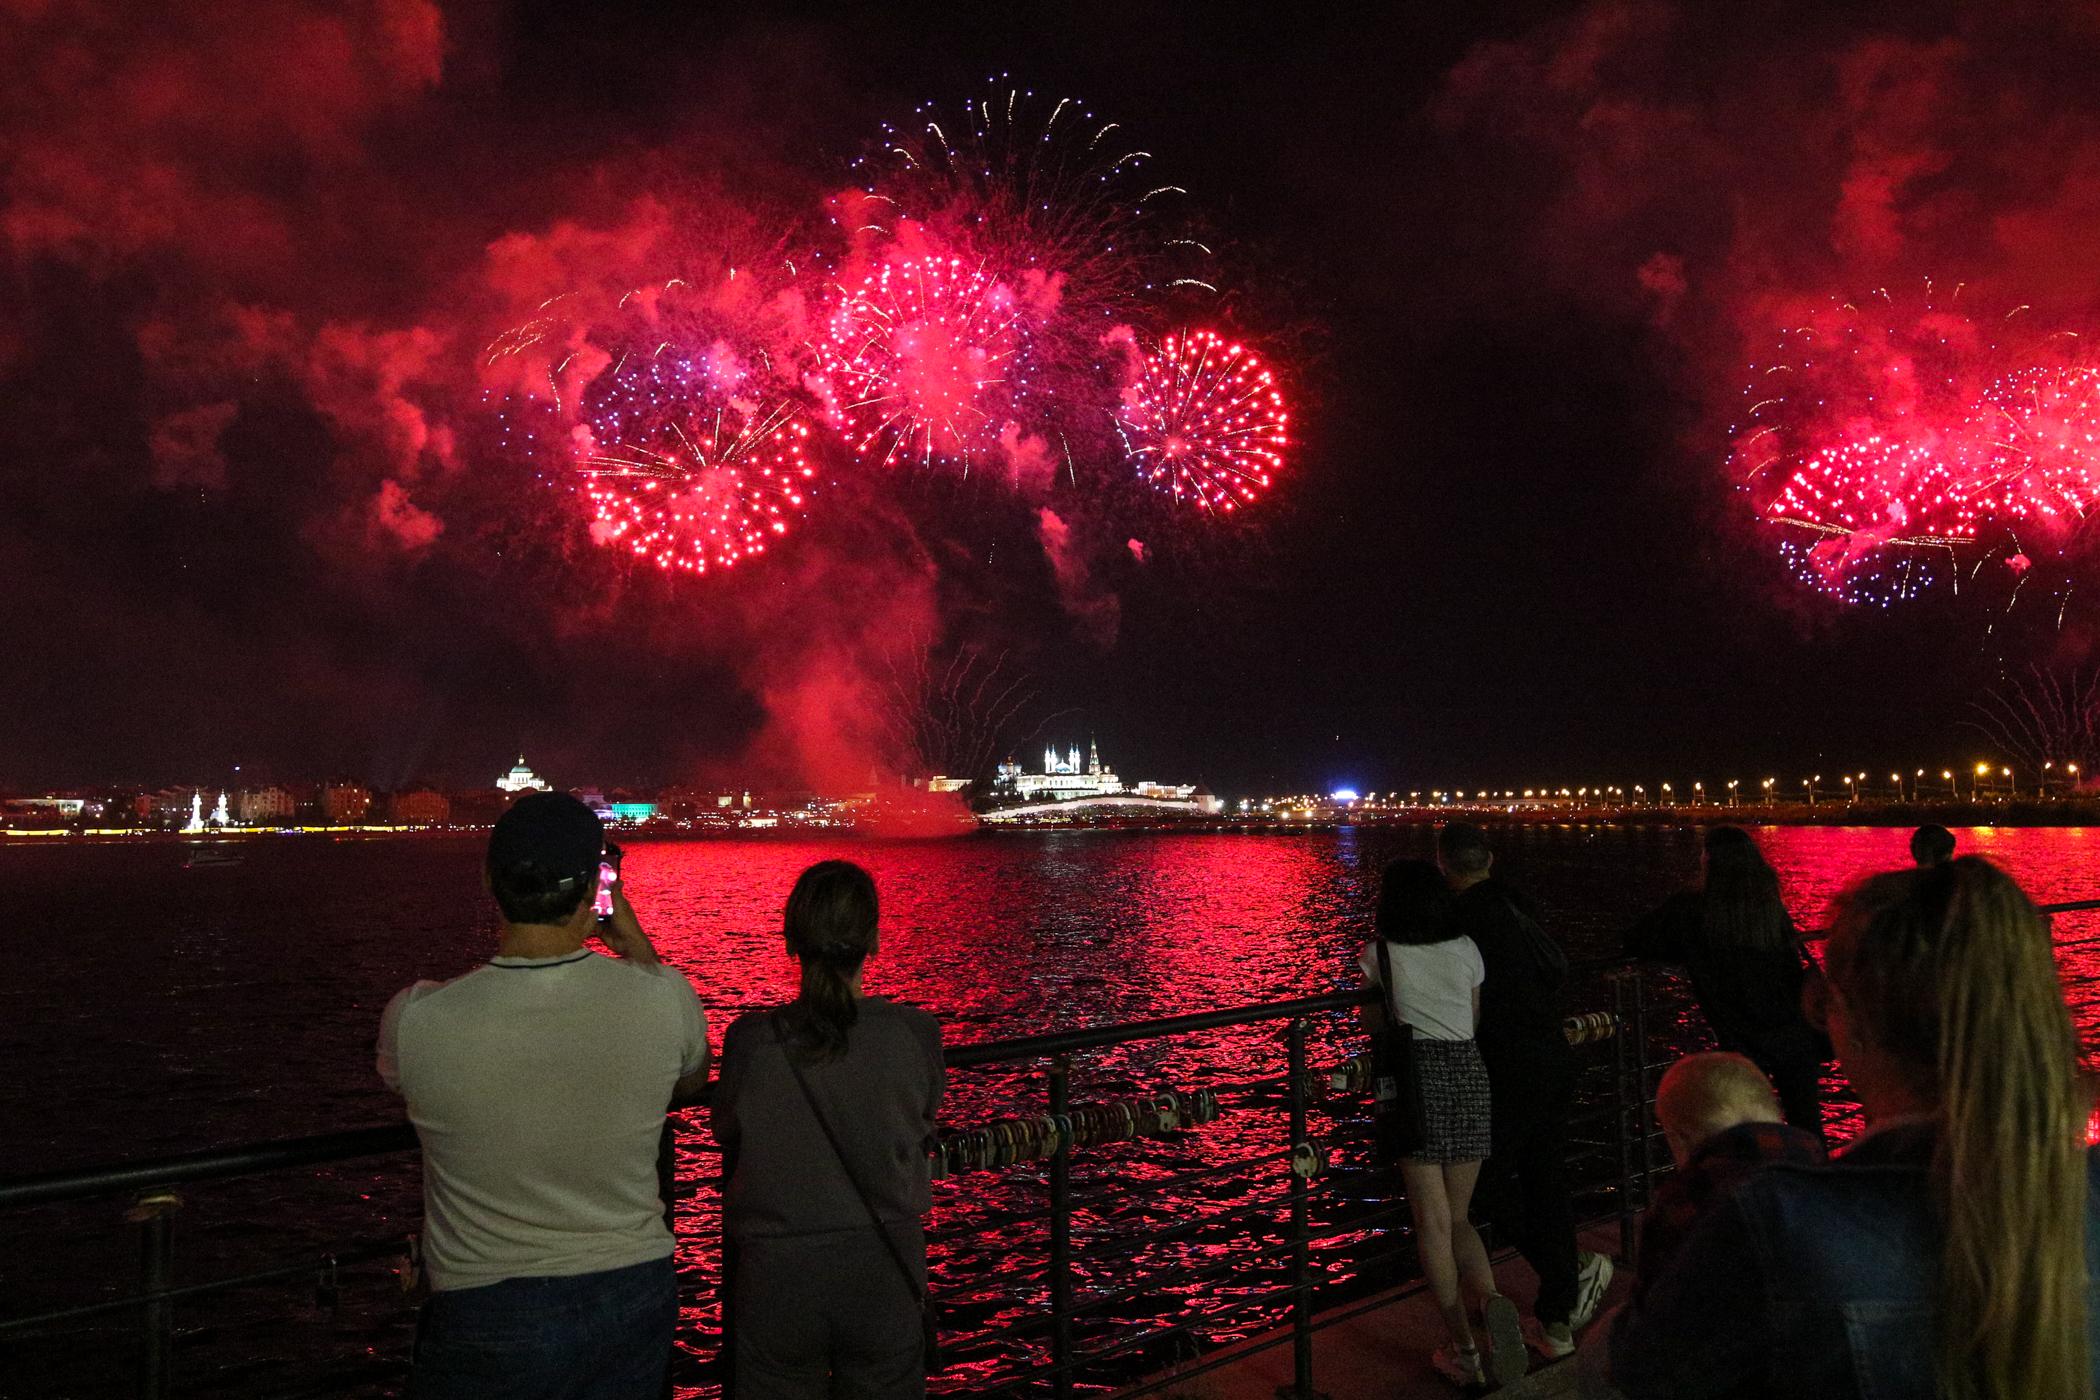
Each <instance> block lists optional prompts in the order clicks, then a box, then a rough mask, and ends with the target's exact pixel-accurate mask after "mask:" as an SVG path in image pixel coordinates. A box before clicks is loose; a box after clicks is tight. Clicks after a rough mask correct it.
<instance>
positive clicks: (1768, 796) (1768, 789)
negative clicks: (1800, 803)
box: [1764, 778, 1778, 807]
mask: <svg viewBox="0 0 2100 1400" xmlns="http://www.w3.org/2000/svg"><path fill="white" fill-rule="evenodd" d="M1777 781H1778V779H1776V778H1767V779H1765V784H1764V786H1765V805H1766V806H1767V807H1769V806H1771V805H1772V785H1773V784H1774V783H1776V782H1777Z"/></svg>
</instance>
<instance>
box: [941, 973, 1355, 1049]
mask: <svg viewBox="0 0 2100 1400" xmlns="http://www.w3.org/2000/svg"><path fill="white" fill-rule="evenodd" d="M1372 999H1373V998H1372V994H1371V991H1370V989H1369V988H1363V987H1352V988H1349V989H1347V990H1345V991H1339V992H1324V993H1322V994H1321V995H1319V996H1311V997H1293V998H1292V999H1290V1000H1288V1001H1271V1002H1256V1003H1253V1004H1251V1005H1247V1006H1227V1007H1220V1008H1219V1009H1217V1010H1215V1011H1192V1012H1189V1013H1187V1014H1185V1015H1181V1016H1162V1017H1159V1018H1158V1019H1157V1020H1152V1021H1125V1022H1123V1023H1121V1024H1120V1025H1112V1026H1090V1027H1087V1028H1085V1029H1083V1030H1073V1031H1050V1032H1048V1033H1046V1034H1043V1035H1024V1036H1017V1037H1015V1038H1014V1039H1011V1040H984V1041H978V1042H977V1043H975V1044H970V1045H951V1046H949V1047H948V1052H947V1055H946V1059H947V1062H948V1068H950V1069H973V1068H975V1067H977V1066H979V1065H989V1064H1000V1063H1003V1062H1006V1061H1009V1060H1031V1059H1040V1058H1042V1057H1043V1056H1045V1055H1063V1054H1068V1053H1070V1052H1071V1051H1074V1050H1094V1049H1098V1048H1100V1047H1101V1046H1104V1045H1121V1044H1123V1043H1125V1042H1128V1041H1133V1040H1157V1039H1158V1038H1160V1037H1161V1036H1168V1035H1185V1034H1187V1033H1188V1032H1190V1031H1207V1030H1217V1029H1220V1028H1222V1027H1227V1026H1254V1025H1260V1024H1262V1023H1263V1022H1265V1021H1288V1020H1293V1019H1295V1018H1297V1017H1299V1016H1313V1015H1317V1014H1319V1013H1320V1012H1323V1011H1347V1010H1350V1009H1351V1008H1353V1007H1356V1006H1360V1005H1363V1004H1364V1003H1366V1002H1369V1001H1371V1000H1372Z"/></svg>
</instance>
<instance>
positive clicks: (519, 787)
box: [496, 754, 548, 796]
mask: <svg viewBox="0 0 2100 1400" xmlns="http://www.w3.org/2000/svg"><path fill="white" fill-rule="evenodd" d="M496 786H497V787H499V788H501V789H502V790H503V791H505V792H507V793H510V794H512V795H513V796H515V795H516V794H518V793H521V792H546V791H547V790H548V783H547V780H546V779H544V778H542V777H541V776H540V775H539V774H537V773H535V772H533V771H532V770H531V769H530V768H527V767H526V766H525V755H524V754H519V755H518V766H517V767H515V768H513V769H511V770H510V774H509V776H508V777H502V778H498V779H496Z"/></svg>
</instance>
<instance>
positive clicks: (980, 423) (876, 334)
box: [817, 256, 1028, 471]
mask: <svg viewBox="0 0 2100 1400" xmlns="http://www.w3.org/2000/svg"><path fill="white" fill-rule="evenodd" d="M1027 340H1028V328H1027V325H1026V323H1025V320H1024V318H1023V316H1022V313H1021V309H1020V307H1019V305H1018V304H1017V301H1016V298H1015V296H1014V292H1013V289H1012V288H1010V287H1008V286H1006V285H1005V284H1004V283H1002V282H1000V281H999V280H998V279H997V278H995V277H993V276H991V275H990V274H989V273H987V272H986V271H985V270H984V269H983V268H982V267H979V266H976V265H974V264H972V263H968V262H965V261H964V260H963V259H961V258H959V257H947V258H942V257H932V256H927V257H910V258H902V259H898V260H896V261H892V262H885V263H884V264H883V265H882V266H881V267H880V268H879V269H877V270H876V271H874V272H871V273H869V274H868V275H867V277H865V278H864V279H863V280H862V281H861V284H860V285H859V286H858V287H856V288H854V289H852V290H850V291H846V292H844V293H843V295H842V296H841V297H840V300H839V303H838V305H837V306H836V308H834V310H833V311H832V314H831V318H830V326H829V331H828V334H827V335H826V337H825V339H824V341H823V343H822V344H821V345H819V346H818V347H817V352H818V356H819V359H820V362H821V364H822V367H823V369H824V372H825V374H826V375H827V376H828V377H829V379H830V387H831V394H832V397H833V398H834V399H835V404H834V408H835V412H836V413H837V416H838V417H839V419H840V421H841V423H842V425H843V427H844V429H845V431H846V435H847V438H848V440H849V441H851V443H852V444H853V449H854V451H855V452H857V453H859V454H861V455H862V456H875V457H879V458H880V459H881V461H882V462H883V464H884V465H889V464H891V463H893V462H896V461H899V460H910V459H916V460H918V461H920V462H922V463H924V464H925V465H928V466H931V465H933V464H934V463H936V462H948V463H953V464H956V465H959V466H961V467H962V468H963V469H964V470H965V471H968V469H969V466H970V463H971V461H972V460H973V459H974V458H976V457H977V456H979V455H981V454H982V453H984V452H985V451H987V450H988V449H990V448H992V447H994V446H995V445H996V444H997V441H998V437H999V433H1000V430H1001V429H1002V428H1003V427H1005V425H1006V424H1007V423H1009V422H1011V421H1012V420H1013V419H1014V416H1015V406H1016V404H1017V403H1018V402H1019V401H1020V400H1021V399H1022V398H1023V397H1025V395H1026V393H1027V382H1026V379H1025V377H1024V375H1023V372H1022V370H1023V360H1024V356H1025V351H1026V348H1027Z"/></svg>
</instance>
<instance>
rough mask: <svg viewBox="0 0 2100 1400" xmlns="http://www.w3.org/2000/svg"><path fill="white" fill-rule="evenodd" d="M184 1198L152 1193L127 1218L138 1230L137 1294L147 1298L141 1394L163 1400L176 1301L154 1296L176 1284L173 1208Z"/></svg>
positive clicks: (141, 1325)
mask: <svg viewBox="0 0 2100 1400" xmlns="http://www.w3.org/2000/svg"><path fill="white" fill-rule="evenodd" d="M181 1205H182V1198H181V1197H180V1196H177V1195H176V1194H175V1193H174V1192H173V1191H168V1190H158V1191H148V1192H146V1193H145V1194H144V1195H142V1196H140V1197H139V1198H138V1201H137V1203H136V1204H134V1205H133V1206H132V1208H131V1210H130V1211H129V1212H128V1214H127V1217H126V1218H128V1219H129V1220H131V1221H132V1222H133V1223H134V1224H136V1225H138V1226H139V1227H140V1229H139V1292H140V1293H141V1294H143V1295H145V1296H146V1297H147V1298H148V1299H149V1301H148V1302H145V1303H142V1304H140V1306H139V1392H138V1393H139V1397H140V1400H162V1397H163V1396H165V1395H166V1394H167V1393H168V1366H169V1360H170V1355H169V1353H170V1352H171V1351H172V1350H173V1342H174V1334H175V1325H174V1317H173V1313H172V1309H173V1305H172V1304H171V1303H170V1302H169V1301H168V1300H167V1299H165V1298H153V1297H152V1295H153V1294H156V1293H165V1292H166V1291H167V1290H168V1289H170V1288H172V1287H173V1286H174V1277H175V1212H176V1210H178V1209H179V1208H180V1207H181Z"/></svg>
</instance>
